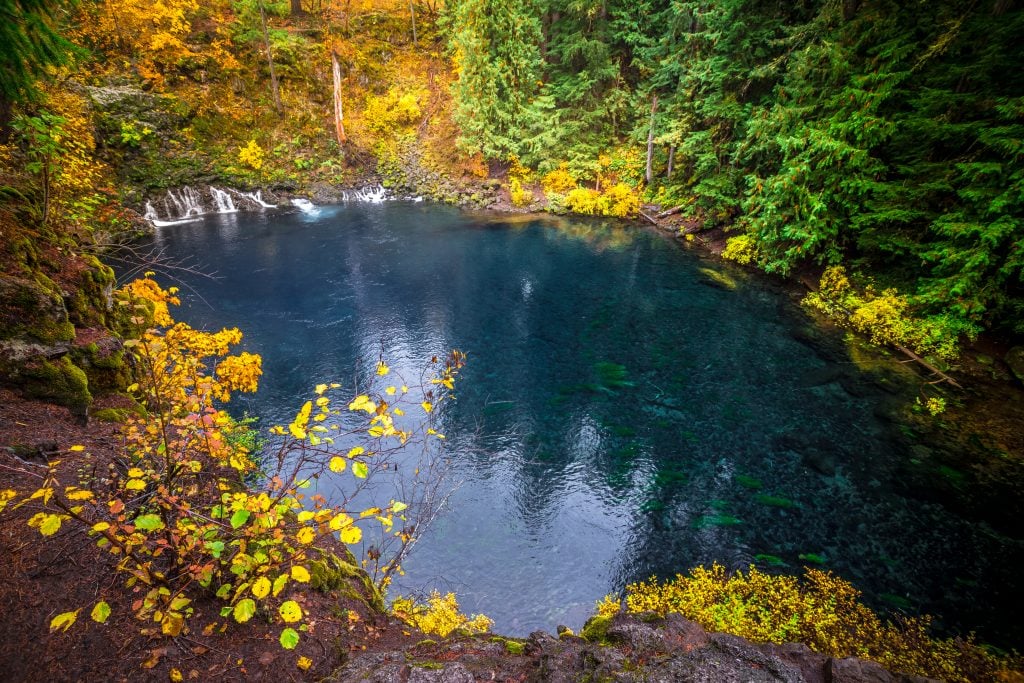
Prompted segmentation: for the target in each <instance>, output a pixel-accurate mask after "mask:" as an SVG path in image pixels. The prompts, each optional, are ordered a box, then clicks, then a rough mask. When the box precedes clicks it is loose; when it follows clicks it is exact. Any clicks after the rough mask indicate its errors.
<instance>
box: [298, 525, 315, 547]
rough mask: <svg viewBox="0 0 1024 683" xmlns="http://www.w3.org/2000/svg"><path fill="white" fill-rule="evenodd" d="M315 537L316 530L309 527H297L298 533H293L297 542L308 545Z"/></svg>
mask: <svg viewBox="0 0 1024 683" xmlns="http://www.w3.org/2000/svg"><path fill="white" fill-rule="evenodd" d="M315 538H316V532H315V531H313V529H312V528H311V527H308V526H306V527H302V528H301V529H299V533H297V534H295V540H297V541H298V542H299V543H303V544H306V545H309V544H310V543H312V542H313V539H315Z"/></svg>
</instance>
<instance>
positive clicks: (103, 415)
mask: <svg viewBox="0 0 1024 683" xmlns="http://www.w3.org/2000/svg"><path fill="white" fill-rule="evenodd" d="M130 413H131V411H130V410H128V409H127V408H100V409H99V410H94V411H92V413H91V417H92V418H93V419H94V420H99V421H100V422H125V421H126V420H127V419H128V415H129V414H130Z"/></svg>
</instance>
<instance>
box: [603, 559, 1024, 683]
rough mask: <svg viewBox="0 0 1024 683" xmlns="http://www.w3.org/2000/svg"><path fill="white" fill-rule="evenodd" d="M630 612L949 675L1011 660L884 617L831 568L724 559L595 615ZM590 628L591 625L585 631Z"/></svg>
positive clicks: (609, 602)
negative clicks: (800, 573) (783, 568)
mask: <svg viewBox="0 0 1024 683" xmlns="http://www.w3.org/2000/svg"><path fill="white" fill-rule="evenodd" d="M622 609H625V610H626V611H627V612H630V613H646V612H653V613H655V614H658V615H660V616H665V615H666V614H669V613H674V614H680V615H682V616H684V617H686V618H687V619H690V620H692V621H695V622H697V623H698V624H700V625H701V626H703V627H704V628H705V629H707V630H709V631H716V632H724V633H732V634H734V635H738V636H742V637H744V638H748V639H750V640H752V641H754V642H759V643H786V642H800V643H805V644H806V645H807V646H809V647H810V648H811V649H812V650H815V651H817V652H821V653H823V654H826V655H829V656H833V657H851V656H853V657H862V658H865V659H871V660H874V661H876V662H879V663H880V664H882V665H883V666H885V667H886V668H888V669H890V670H892V671H898V672H903V673H908V674H913V675H921V676H930V677H937V678H943V679H946V680H949V681H962V682H964V683H967V682H970V681H981V680H998V672H999V671H1003V670H1006V669H1007V668H1008V667H1009V666H1010V665H1017V664H1019V662H1017V663H1015V662H1012V661H1009V660H1000V659H999V658H997V657H995V656H994V655H992V654H990V653H988V652H987V651H985V650H984V649H982V648H981V647H979V646H977V645H976V644H974V642H973V640H971V639H967V640H961V639H952V638H951V639H935V638H932V637H930V636H929V634H928V630H929V626H930V623H931V619H930V618H929V617H916V618H900V619H899V620H897V621H896V622H888V621H883V620H882V619H881V618H880V617H879V616H878V615H877V614H875V613H874V612H873V611H872V610H871V609H870V608H869V607H867V606H865V605H864V604H862V603H861V602H860V592H859V591H858V590H856V589H855V588H854V587H853V586H852V585H851V584H850V583H849V582H847V581H844V580H843V579H841V578H839V577H836V576H833V575H832V574H831V573H830V572H823V571H819V570H816V569H807V570H806V574H805V575H804V577H803V579H802V580H801V579H799V578H797V577H793V576H772V575H769V574H765V573H762V572H760V571H758V570H757V569H756V568H754V567H750V569H749V570H748V571H747V572H735V573H732V574H730V573H728V572H726V570H725V568H723V567H722V566H721V565H718V564H715V565H713V566H712V567H711V568H710V569H708V568H705V567H697V568H696V569H693V570H692V571H691V572H690V574H689V575H688V576H683V575H681V574H680V575H677V576H676V578H674V579H671V580H666V581H658V580H656V579H653V578H652V579H651V580H649V581H641V582H639V583H634V584H630V585H629V586H627V587H626V592H625V599H624V600H622V601H620V600H617V599H615V598H614V597H612V596H607V597H605V598H604V599H603V600H602V601H600V602H598V603H597V608H596V613H597V617H595V618H596V619H600V618H605V619H607V618H609V617H611V616H613V615H615V614H617V613H618V612H619V611H621V610H622ZM584 632H585V633H586V632H587V630H586V629H585V630H584Z"/></svg>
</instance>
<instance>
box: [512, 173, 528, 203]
mask: <svg viewBox="0 0 1024 683" xmlns="http://www.w3.org/2000/svg"><path fill="white" fill-rule="evenodd" d="M508 193H509V196H510V197H511V198H512V203H513V204H515V205H516V206H528V205H529V204H530V202H532V201H533V192H531V191H529V190H526V189H524V188H523V186H522V183H520V182H519V179H518V178H512V182H511V183H509V187H508Z"/></svg>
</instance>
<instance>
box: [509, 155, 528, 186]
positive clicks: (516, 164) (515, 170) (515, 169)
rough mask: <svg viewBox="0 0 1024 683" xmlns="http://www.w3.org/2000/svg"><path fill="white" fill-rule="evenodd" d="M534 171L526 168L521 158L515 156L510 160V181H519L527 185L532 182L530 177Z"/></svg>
mask: <svg viewBox="0 0 1024 683" xmlns="http://www.w3.org/2000/svg"><path fill="white" fill-rule="evenodd" d="M532 174H533V171H531V170H530V168H529V167H528V166H524V165H523V163H522V162H521V161H519V157H518V156H516V155H515V154H513V155H512V156H510V157H509V158H508V177H509V180H518V181H519V182H521V183H525V182H527V181H529V180H530V176H531V175H532Z"/></svg>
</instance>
